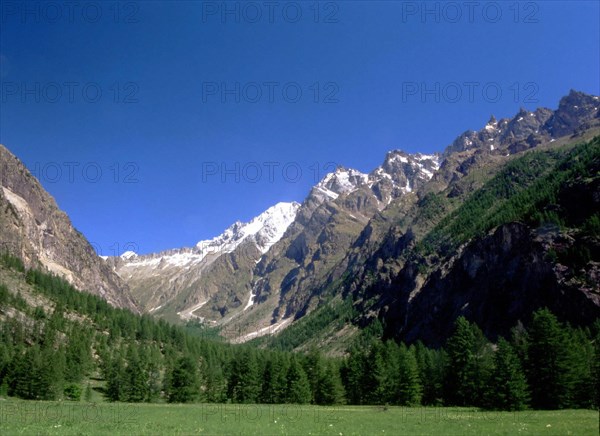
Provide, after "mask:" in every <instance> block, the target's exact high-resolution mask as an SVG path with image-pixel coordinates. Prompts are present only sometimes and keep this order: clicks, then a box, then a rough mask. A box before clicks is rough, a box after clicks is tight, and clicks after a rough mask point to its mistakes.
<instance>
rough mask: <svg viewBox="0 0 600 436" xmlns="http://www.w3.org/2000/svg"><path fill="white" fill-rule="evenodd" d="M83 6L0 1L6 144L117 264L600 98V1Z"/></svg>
mask: <svg viewBox="0 0 600 436" xmlns="http://www.w3.org/2000/svg"><path fill="white" fill-rule="evenodd" d="M73 4H74V3H73V2H60V1H58V2H50V3H44V2H35V1H34V2H28V3H25V2H20V1H19V2H16V1H12V2H11V1H2V2H0V7H1V9H0V67H1V69H0V79H1V81H2V82H1V84H0V85H1V91H2V95H1V100H0V142H1V143H3V144H4V145H6V146H7V147H8V148H9V149H10V150H11V151H12V152H13V153H15V154H16V155H17V156H18V157H19V158H20V159H21V160H23V161H24V162H25V164H26V165H27V166H28V167H29V168H30V169H31V170H32V171H33V172H34V174H36V175H37V176H38V178H40V180H41V182H42V184H43V185H44V187H45V188H46V189H47V190H48V191H49V192H50V193H51V194H52V195H53V196H54V197H55V198H56V199H57V201H58V203H59V205H60V207H61V208H62V209H64V210H65V211H66V212H67V213H68V214H69V216H70V217H71V219H72V221H73V223H74V224H75V226H76V227H77V228H78V229H79V230H80V231H82V232H83V233H84V234H85V235H86V236H87V238H88V239H89V240H90V241H91V242H92V243H93V244H94V246H95V247H96V248H97V249H98V251H99V252H100V253H101V254H105V255H109V254H115V253H120V252H121V251H123V250H124V249H128V248H134V249H135V250H137V251H138V252H141V253H147V252H152V251H158V250H162V249H168V248H173V247H179V246H190V245H192V244H194V243H195V242H197V241H198V240H201V239H205V238H210V237H213V236H215V235H217V234H219V233H221V231H222V230H223V229H225V228H226V227H227V226H229V225H230V224H231V223H233V222H234V221H235V220H237V219H240V220H242V221H244V220H249V219H250V218H252V217H253V216H255V215H257V214H259V213H260V212H262V211H263V210H265V209H266V208H268V207H269V206H271V205H273V204H275V203H277V202H279V201H292V200H296V201H302V199H303V198H304V197H305V195H306V194H307V193H308V191H309V189H310V187H311V186H312V185H313V184H314V183H315V182H316V181H318V179H319V178H321V177H322V176H323V175H324V174H325V173H326V172H327V171H330V170H331V169H332V168H333V167H334V166H335V165H343V166H346V167H352V168H357V169H359V170H361V171H364V172H368V171H370V170H372V169H373V168H375V167H376V166H377V165H379V164H380V163H381V162H382V160H383V158H384V156H385V153H386V151H388V150H390V149H395V148H400V149H404V150H406V151H409V152H417V151H420V152H433V151H440V150H442V149H443V148H444V147H445V146H447V145H448V144H449V143H450V142H451V141H452V140H453V139H454V138H455V137H456V136H457V135H458V134H460V133H461V132H463V131H464V130H467V129H479V128H481V127H482V126H483V125H484V124H485V122H486V121H487V120H488V118H489V116H490V114H494V115H496V117H497V118H501V117H508V116H512V115H514V114H515V113H516V112H517V111H518V110H519V107H521V106H523V107H525V108H528V109H534V108H536V107H538V106H546V107H550V108H556V106H557V104H558V100H559V99H560V97H561V96H563V95H566V94H567V93H568V92H569V90H570V89H571V88H573V89H577V90H581V91H584V92H588V93H593V94H599V93H600V83H599V81H600V79H599V77H600V55H599V53H600V45H599V41H600V28H599V23H600V10H599V2H597V1H589V2H574V1H569V2H560V1H549V2H520V3H517V2H478V5H477V6H473V8H472V9H470V6H468V5H469V3H468V2H450V3H446V2H428V3H423V2H420V1H419V2H401V1H399V2H362V1H338V2H320V3H315V2H276V3H275V4H273V6H269V4H268V3H265V2H244V3H242V2H229V3H227V10H223V9H222V3H221V2H202V1H182V2H177V1H175V2H166V1H165V2H163V1H140V2H100V1H89V2H75V6H73ZM424 5H425V6H424ZM236 178H237V180H236Z"/></svg>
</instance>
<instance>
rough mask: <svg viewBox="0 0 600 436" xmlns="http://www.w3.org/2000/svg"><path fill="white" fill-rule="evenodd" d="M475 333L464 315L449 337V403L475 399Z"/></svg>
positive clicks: (463, 403)
mask: <svg viewBox="0 0 600 436" xmlns="http://www.w3.org/2000/svg"><path fill="white" fill-rule="evenodd" d="M474 350H475V335H474V333H473V330H472V329H471V325H470V324H469V322H468V321H467V320H466V319H465V318H464V317H462V316H460V317H458V318H457V319H456V321H455V324H454V334H453V335H452V336H451V337H450V338H449V339H448V342H447V344H446V352H447V353H448V367H447V376H446V395H445V398H446V399H447V401H448V404H450V405H455V406H466V405H469V404H470V403H471V402H472V399H473V390H474V389H473V372H474V371H473V362H474V359H475V356H474V354H475V351H474Z"/></svg>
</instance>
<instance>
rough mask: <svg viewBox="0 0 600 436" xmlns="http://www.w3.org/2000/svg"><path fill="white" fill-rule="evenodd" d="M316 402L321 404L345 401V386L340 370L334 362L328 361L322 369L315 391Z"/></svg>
mask: <svg viewBox="0 0 600 436" xmlns="http://www.w3.org/2000/svg"><path fill="white" fill-rule="evenodd" d="M315 402H316V403H317V404H321V405H332V404H342V403H343V402H344V386H343V385H342V379H341V377H340V370H339V368H338V367H337V365H336V364H335V363H334V362H328V363H326V364H325V365H324V369H323V370H322V371H321V374H320V379H319V381H318V384H317V390H316V392H315Z"/></svg>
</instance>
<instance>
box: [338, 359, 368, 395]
mask: <svg viewBox="0 0 600 436" xmlns="http://www.w3.org/2000/svg"><path fill="white" fill-rule="evenodd" d="M364 361H365V359H364V358H363V356H362V353H361V352H360V351H359V350H358V349H357V348H353V349H351V350H350V356H349V357H348V358H347V359H346V361H345V362H344V365H343V367H342V380H343V383H344V388H345V390H346V397H347V399H348V402H349V403H350V404H357V405H358V404H363V403H364V400H363V396H364V390H363V389H364V385H363V378H364V375H363V374H364Z"/></svg>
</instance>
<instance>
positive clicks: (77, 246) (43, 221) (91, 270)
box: [0, 145, 138, 312]
mask: <svg viewBox="0 0 600 436" xmlns="http://www.w3.org/2000/svg"><path fill="white" fill-rule="evenodd" d="M0 187H1V188H0V241H1V242H0V251H2V252H8V253H9V254H11V255H13V256H17V257H19V258H21V259H22V260H23V262H24V263H25V265H26V266H27V267H34V266H35V267H41V268H43V269H46V270H47V271H49V272H51V273H54V274H57V275H59V276H61V277H63V278H65V279H67V280H68V281H69V282H70V283H71V284H72V285H74V286H75V287H77V288H78V289H81V290H85V291H88V292H90V293H93V294H96V295H99V296H101V297H102V298H104V299H106V300H107V301H108V302H109V303H110V304H112V305H114V306H117V307H124V308H128V309H130V310H133V311H136V312H137V310H138V308H137V306H136V304H135V303H134V301H133V299H132V298H131V295H130V293H129V288H128V286H127V285H126V283H124V282H123V281H122V280H121V279H120V278H119V276H118V275H117V274H115V273H114V272H113V271H112V269H111V268H110V267H109V266H108V265H107V264H106V263H105V262H104V261H103V260H102V259H100V258H99V257H98V256H97V255H96V252H95V251H94V249H93V247H92V246H91V245H90V244H89V242H88V241H87V240H86V239H85V237H84V236H83V235H82V234H81V233H80V232H78V231H77V230H76V229H75V228H74V227H73V225H72V224H71V221H70V220H69V217H68V216H67V214H65V213H64V212H63V211H61V210H60V209H59V207H58V205H57V204H56V201H55V200H54V198H52V196H50V194H48V193H47V192H46V191H45V190H44V188H43V187H42V186H41V185H40V183H39V182H38V181H37V180H36V178H35V177H34V176H33V175H31V173H30V172H29V170H27V168H26V167H25V166H24V165H23V163H22V162H20V161H19V160H18V159H17V158H16V157H15V156H14V155H13V154H12V153H10V152H9V151H8V149H6V148H5V147H4V146H2V145H0Z"/></svg>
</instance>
